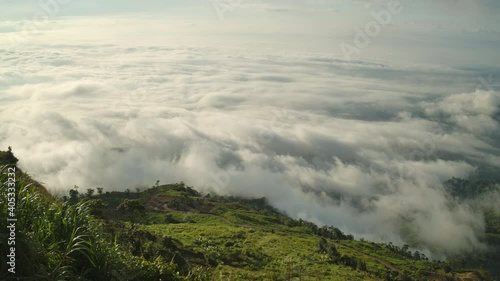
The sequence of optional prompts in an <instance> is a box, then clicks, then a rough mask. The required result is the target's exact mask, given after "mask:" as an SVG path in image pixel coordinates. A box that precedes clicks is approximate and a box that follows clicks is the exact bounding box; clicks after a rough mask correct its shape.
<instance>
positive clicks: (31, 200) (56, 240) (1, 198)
mask: <svg viewBox="0 0 500 281" xmlns="http://www.w3.org/2000/svg"><path fill="white" fill-rule="evenodd" d="M7 169H8V166H6V165H5V166H1V167H0V182H1V183H2V188H1V189H0V220H1V224H2V228H1V231H0V252H1V254H2V256H4V255H6V253H8V250H9V248H10V247H11V246H9V245H7V239H8V235H9V233H7V228H6V227H7V226H6V221H7V215H8V211H7V210H8V204H7V184H6V183H7V180H8V176H7ZM35 184H36V183H35V182H34V181H33V180H31V179H30V178H29V176H27V175H25V174H24V173H22V172H21V171H20V170H17V171H16V211H15V212H16V218H17V225H16V227H17V229H16V245H15V247H16V273H15V274H12V273H9V272H7V268H6V263H2V265H1V266H0V267H1V272H0V280H33V281H35V280H36V281H43V280H47V281H49V280H71V281H73V280H95V281H100V280H102V281H110V280H117V281H120V280H176V279H177V276H176V275H175V274H174V272H175V266H174V265H172V264H170V263H168V262H165V261H163V260H161V259H159V258H158V259H156V260H154V261H147V260H145V259H144V258H142V257H135V256H132V255H131V254H130V253H128V252H126V251H124V250H123V249H122V248H121V247H120V245H119V244H118V243H117V241H115V243H113V241H112V238H111V237H108V236H107V235H106V234H105V233H104V232H103V227H102V225H101V224H100V222H99V221H98V220H96V219H95V218H94V217H93V216H92V215H91V210H90V208H89V201H82V202H80V203H78V204H76V205H70V204H69V203H63V202H61V201H59V200H58V199H56V198H54V197H52V196H50V195H48V194H43V193H41V192H38V191H37V189H36V188H35V187H34V185H35ZM2 260H3V259H2Z"/></svg>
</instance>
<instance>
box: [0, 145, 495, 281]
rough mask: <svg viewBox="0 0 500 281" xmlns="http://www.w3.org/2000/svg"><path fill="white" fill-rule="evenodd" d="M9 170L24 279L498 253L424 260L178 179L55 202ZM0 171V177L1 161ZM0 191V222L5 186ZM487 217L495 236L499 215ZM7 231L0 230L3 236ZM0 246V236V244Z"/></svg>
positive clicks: (443, 269)
mask: <svg viewBox="0 0 500 281" xmlns="http://www.w3.org/2000/svg"><path fill="white" fill-rule="evenodd" d="M0 159H2V158H1V155H0ZM16 179H17V181H16V186H17V194H16V196H17V198H18V201H17V211H18V213H17V218H18V222H19V225H18V230H19V231H18V236H17V239H18V240H17V241H18V243H17V244H16V247H17V253H18V255H19V256H18V257H17V258H18V264H19V265H22V267H21V266H20V267H19V268H18V269H19V272H18V275H17V276H16V277H19V278H22V280H41V281H44V280H96V281H100V280H117V281H118V280H130V281H133V280H137V281H142V280H155V281H156V280H172V281H180V280H184V281H205V280H207V281H208V280H280V281H285V280H423V279H425V278H427V277H429V276H430V277H432V278H434V280H447V279H449V278H452V276H453V275H454V274H455V275H456V276H459V275H460V274H462V276H464V278H465V277H467V278H472V279H470V280H481V279H480V278H482V279H483V280H488V279H487V278H486V277H484V276H483V275H477V276H479V277H477V278H476V277H474V276H476V275H474V274H476V273H477V272H476V271H470V272H469V271H464V272H457V269H459V268H470V267H472V266H477V265H478V264H488V259H495V258H497V256H495V253H492V254H491V255H490V256H488V255H484V256H480V255H476V256H475V258H474V259H471V258H470V257H469V256H463V257H461V258H460V259H459V258H457V259H452V260H450V262H449V263H442V262H430V261H428V260H427V258H426V257H425V256H423V255H422V254H421V253H420V252H418V251H415V252H412V251H410V250H409V249H410V247H409V246H408V245H404V246H402V247H398V246H396V245H393V244H391V243H389V244H380V243H373V242H366V241H356V240H354V238H353V236H352V235H348V234H345V233H343V232H342V231H341V230H340V229H338V228H335V227H333V226H317V225H315V224H314V223H311V222H307V221H304V220H301V219H299V220H295V219H292V218H290V217H288V216H286V215H284V214H282V213H280V212H279V211H277V210H276V209H274V208H272V207H270V206H269V204H268V203H267V200H266V199H265V198H257V199H248V198H238V197H224V196H217V195H213V194H212V195H210V196H208V195H207V196H202V195H201V194H200V193H199V192H197V191H196V190H194V189H193V188H191V187H189V186H186V185H185V184H184V183H179V184H170V185H162V186H160V185H159V183H158V184H157V186H154V187H152V188H150V189H147V190H143V191H141V192H138V193H131V192H130V190H126V191H125V192H106V194H103V192H102V191H103V189H102V188H97V193H98V194H99V196H98V197H96V196H93V194H94V191H93V189H87V196H86V198H79V193H78V189H77V187H75V189H72V190H71V191H70V194H69V195H70V197H69V200H68V202H60V201H59V200H57V199H55V198H53V197H51V196H49V195H48V194H46V193H44V192H40V190H37V189H36V188H35V184H36V183H35V182H33V181H32V180H31V179H30V178H29V177H28V176H26V175H24V174H23V173H19V176H17V178H16ZM0 180H1V182H2V183H5V182H6V180H7V179H6V174H5V172H4V171H3V170H2V174H1V175H0ZM0 198H2V200H0V208H1V210H0V211H1V216H0V220H1V221H2V223H3V224H5V221H6V216H7V214H6V213H5V211H6V210H7V201H6V200H4V198H6V189H5V188H4V189H2V190H0ZM94 198H98V199H94ZM152 202H153V203H154V204H153V203H152ZM157 206H164V207H162V208H163V209H162V208H159V207H157ZM487 221H488V222H490V223H488V228H487V229H488V231H489V232H490V233H489V235H490V236H488V237H492V238H491V239H495V236H494V235H497V234H498V231H497V230H498V228H497V227H496V224H497V221H498V215H496V214H493V213H492V214H489V215H488V217H487ZM5 229H6V228H5V226H4V225H2V231H4V230H5ZM6 235H7V234H6V233H4V232H0V239H1V242H3V241H6V240H5V238H6ZM6 247H7V246H6V245H5V244H4V243H2V244H0V250H1V251H2V253H3V252H5V251H7V248H6ZM497 260H498V259H497ZM473 273H474V274H473ZM2 274H5V270H3V271H2V272H0V279H1V280H5V278H6V276H3V275H2ZM477 274H479V273H477ZM471 276H472V277H471ZM474 278H476V279H474ZM6 280H9V279H6ZM20 280H21V279H20Z"/></svg>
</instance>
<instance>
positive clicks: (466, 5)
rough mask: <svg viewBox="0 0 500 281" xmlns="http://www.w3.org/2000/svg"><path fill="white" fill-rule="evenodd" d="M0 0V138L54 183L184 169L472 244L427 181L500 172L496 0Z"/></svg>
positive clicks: (478, 226)
mask: <svg viewBox="0 0 500 281" xmlns="http://www.w3.org/2000/svg"><path fill="white" fill-rule="evenodd" d="M436 2H439V3H436ZM0 3H1V6H2V9H1V10H0V19H2V21H0V120H1V122H0V147H3V148H6V147H7V146H9V145H11V146H13V148H14V152H15V154H16V156H18V158H20V159H21V161H20V164H19V165H20V166H21V167H22V168H23V169H24V170H26V171H28V172H29V173H30V174H32V175H33V176H34V177H35V178H36V179H37V180H39V181H41V182H44V183H45V184H46V185H47V187H48V188H49V189H50V190H51V191H52V192H55V193H60V194H62V193H67V191H68V189H69V188H71V187H73V186H74V185H79V186H81V187H83V189H86V188H91V187H96V186H103V187H104V188H105V189H106V190H111V189H116V190H124V189H126V188H131V189H133V188H134V187H136V186H151V185H153V184H154V183H155V182H156V180H160V181H161V183H169V182H178V181H184V182H186V183H188V184H190V185H193V186H194V187H195V188H197V189H199V190H201V191H204V192H218V193H221V194H232V195H243V196H253V197H262V196H266V197H267V198H269V200H270V202H271V203H272V204H273V205H274V206H276V207H277V208H279V209H280V210H282V211H284V212H287V213H288V214H289V215H291V216H292V217H295V218H299V217H300V218H303V219H307V220H311V221H313V222H316V223H319V224H333V225H335V226H338V227H340V228H341V229H342V230H344V231H346V232H348V233H353V234H355V235H356V237H367V238H369V239H373V240H377V241H393V242H395V243H404V242H405V241H406V239H407V238H408V237H404V236H402V235H401V229H402V228H403V227H405V229H411V230H412V231H413V232H414V233H415V235H416V237H417V240H418V241H419V242H420V243H421V250H424V251H425V252H426V253H430V252H429V251H430V250H429V249H439V251H440V252H439V253H434V255H436V256H439V255H441V254H444V253H450V252H457V251H460V250H464V249H472V248H473V247H481V246H482V244H481V242H480V241H479V239H478V237H479V236H480V235H481V233H482V232H483V231H484V224H483V223H482V221H483V220H482V214H481V213H479V212H477V211H475V210H474V209H473V208H471V206H469V205H467V204H465V203H463V204H455V203H456V202H454V201H453V200H452V199H450V198H449V197H448V196H447V195H446V194H445V193H444V191H443V187H442V183H443V181H446V180H447V179H449V178H451V177H461V178H468V177H476V178H477V177H479V178H498V173H497V171H498V169H499V168H500V150H499V140H500V124H499V120H500V112H499V106H500V96H499V92H498V89H499V87H500V84H499V80H500V69H499V65H500V56H499V55H498V47H499V46H500V35H499V34H500V33H499V28H500V24H499V23H500V21H499V16H500V4H499V2H498V1H493V0H491V1H488V0H448V1H430V0H421V1H416V0H415V1H404V0H402V1H401V2H395V1H378V0H373V1H361V0H357V1H347V0H300V1H299V0H286V1H285V0H283V1H255V0H242V1H240V0H233V1H230V0H219V1H217V0H214V1H201V0H200V1H195V0H183V1H159V0H158V1H157V0H150V1H132V0H120V1H115V0H109V1H97V0H86V1H83V0H59V2H58V1H56V0H51V1H49V0H41V1H38V0H37V1H35V0H17V1H6V0H1V2H0ZM40 3H41V4H40ZM495 196H496V197H495ZM489 198H490V199H491V200H492V201H491V202H495V201H494V200H496V199H498V198H500V193H495V194H490V195H489ZM495 198H496V199H495ZM491 202H490V203H491ZM484 203H485V204H487V203H488V202H484ZM475 204H476V205H477V204H480V203H478V202H476V203H475ZM412 239H414V240H415V236H412ZM426 249H427V250H426Z"/></svg>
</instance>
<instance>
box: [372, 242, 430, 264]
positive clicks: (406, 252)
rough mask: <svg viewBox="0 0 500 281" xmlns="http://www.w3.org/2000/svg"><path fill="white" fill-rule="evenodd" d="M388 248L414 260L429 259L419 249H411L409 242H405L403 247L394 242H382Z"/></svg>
mask: <svg viewBox="0 0 500 281" xmlns="http://www.w3.org/2000/svg"><path fill="white" fill-rule="evenodd" d="M382 245H383V246H384V247H385V248H386V249H388V250H390V251H391V252H393V253H395V254H397V255H400V256H403V257H406V258H410V259H414V260H417V261H418V260H426V261H427V260H429V259H428V258H427V257H426V256H425V255H424V254H423V253H420V252H419V251H415V252H412V251H411V250H410V246H409V245H407V244H404V245H403V246H402V247H398V246H396V245H394V244H392V242H389V243H388V244H382Z"/></svg>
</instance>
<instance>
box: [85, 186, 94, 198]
mask: <svg viewBox="0 0 500 281" xmlns="http://www.w3.org/2000/svg"><path fill="white" fill-rule="evenodd" d="M94 191H95V190H94V189H93V188H89V189H87V193H86V194H87V197H88V198H90V197H92V195H94Z"/></svg>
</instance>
